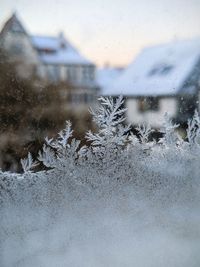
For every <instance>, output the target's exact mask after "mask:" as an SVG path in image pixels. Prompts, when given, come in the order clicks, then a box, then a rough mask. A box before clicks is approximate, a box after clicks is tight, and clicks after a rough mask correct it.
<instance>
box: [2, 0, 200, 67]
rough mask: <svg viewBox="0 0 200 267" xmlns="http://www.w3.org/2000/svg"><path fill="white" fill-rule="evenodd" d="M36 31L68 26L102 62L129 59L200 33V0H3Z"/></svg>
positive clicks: (113, 63) (50, 31) (120, 63)
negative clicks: (148, 49) (151, 47)
mask: <svg viewBox="0 0 200 267" xmlns="http://www.w3.org/2000/svg"><path fill="white" fill-rule="evenodd" d="M13 11H16V12H17V15H18V17H19V18H20V19H21V21H22V23H23V24H24V26H25V28H26V29H27V30H28V32H29V33H31V34H45V35H57V34H58V33H59V32H61V31H63V33H64V34H65V36H66V37H67V39H68V40H69V41H71V42H72V43H73V44H74V45H75V46H76V47H77V48H79V49H80V51H81V52H82V54H83V55H85V56H86V57H88V59H90V60H92V61H93V62H94V63H96V64H97V65H99V66H103V65H104V64H110V65H111V66H124V65H127V64H129V63H130V62H131V61H132V60H133V59H134V57H135V56H136V55H137V54H138V53H139V51H140V50H141V49H142V48H144V47H145V46H149V45H154V44H159V43H164V42H169V41H172V40H175V39H188V38H193V37H198V36H199V37H200V15H199V14H200V0H139V1H138V0H73V1H72V0H48V1H47V0H34V1H32V0H31V1H28V0H0V26H2V25H3V23H4V22H5V20H6V19H7V18H8V17H9V16H10V15H11V13H12V12H13Z"/></svg>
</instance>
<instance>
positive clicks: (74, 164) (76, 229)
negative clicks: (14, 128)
mask: <svg viewBox="0 0 200 267" xmlns="http://www.w3.org/2000/svg"><path fill="white" fill-rule="evenodd" d="M125 112H126V109H125V108H123V99H122V97H120V98H117V99H116V100H114V99H113V98H100V106H99V108H98V109H97V110H91V113H92V116H93V119H94V121H95V123H96V124H97V131H95V132H93V131H88V132H87V133H86V138H87V140H88V145H82V144H81V143H80V141H78V140H76V139H75V138H74V137H73V130H72V125H71V123H70V122H69V121H67V122H66V125H65V128H64V129H63V130H62V131H60V132H59V133H58V135H57V137H55V138H48V137H47V138H45V140H44V145H43V148H42V149H41V150H40V151H39V153H38V156H37V159H33V157H32V155H31V153H28V155H27V157H26V158H24V159H22V160H21V164H22V167H23V174H14V173H9V172H0V214H1V221H0V226H1V227H0V236H1V240H0V242H1V247H3V249H2V250H1V260H3V264H4V265H3V266H17V264H18V265H19V266H37V264H40V263H41V262H42V264H43V266H45V267H46V266H51V265H49V264H50V261H52V260H53V262H55V263H56V264H58V263H59V264H60V263H63V264H64V265H63V266H65V263H66V262H68V260H69V259H70V260H71V262H70V265H69V266H74V264H76V263H77V264H79V263H80V261H81V264H82V259H84V261H86V263H87V260H86V259H88V257H92V263H94V264H95V266H100V265H99V264H98V263H99V251H101V253H102V254H103V255H104V257H105V263H107V262H111V266H114V265H113V264H114V263H115V262H116V257H117V259H119V260H120V259H122V260H123V262H124V261H126V260H128V263H130V265H128V266H131V264H132V262H133V261H134V259H135V258H136V257H137V255H138V251H140V252H141V251H142V252H143V253H144V254H145V258H144V257H138V258H137V262H138V263H141V266H145V265H143V264H144V263H145V262H146V257H147V259H148V262H149V261H150V262H152V264H154V263H156V266H160V265H159V264H160V263H161V261H162V260H163V259H164V260H168V257H170V256H171V255H173V261H172V263H175V264H176V263H177V264H178V263H179V262H180V257H179V253H178V252H180V251H181V252H187V253H188V249H189V253H190V255H191V256H192V258H188V254H187V253H184V255H183V256H182V257H183V261H182V262H183V265H182V266H186V265H185V262H188V260H189V262H190V263H191V264H193V262H195V261H196V260H197V261H199V259H200V258H199V253H198V251H197V250H196V243H195V242H198V241H199V236H198V235H199V205H198V203H199V193H200V191H199V190H200V183H199V160H200V158H199V155H200V153H199V152H200V117H199V114H198V113H197V112H196V113H195V115H194V117H193V118H192V119H191V120H189V121H188V129H187V138H186V139H182V138H181V136H180V135H179V134H178V132H177V127H178V125H177V124H174V123H173V122H172V121H171V119H170V118H169V116H168V115H167V114H166V115H165V122H164V124H163V127H162V133H163V137H162V138H161V139H160V140H159V141H156V140H149V137H150V134H151V133H152V131H153V130H152V129H151V127H149V126H148V125H140V126H139V127H138V128H137V132H138V134H137V136H136V135H134V134H133V133H131V131H130V126H127V125H126V124H125V123H124V121H125ZM105 232H106V236H105ZM186 233H187V234H186ZM194 233H195V236H194ZM147 236H148V237H149V239H146V237H147ZM148 240H149V241H148ZM163 240H164V243H163ZM183 240H184V242H183ZM194 241H195V242H194ZM165 242H166V243H165ZM193 242H194V243H193ZM147 243H148V247H147ZM161 245H162V247H163V248H164V254H163V253H161V251H160V246H161ZM13 246H15V252H16V253H14V252H13ZM138 246H139V247H138ZM149 246H150V247H152V246H153V251H154V249H158V252H156V253H158V254H159V258H155V259H152V257H150V256H148V252H149ZM169 246H173V247H174V248H173V252H172V250H171V249H170V248H169ZM83 247H84V248H85V249H83ZM125 248H126V251H127V256H125V255H124V252H123V249H125ZM108 249H109V254H107V251H108ZM91 250H92V254H91ZM150 250H151V249H150ZM8 253H9V255H10V254H11V255H12V257H10V256H8ZM77 253H78V255H79V256H77ZM116 253H117V254H116ZM177 253H178V254H177ZM52 255H53V256H52ZM127 257H128V258H127ZM160 257H161V261H160ZM193 259H195V261H193ZM61 266H62V265H61ZM78 266H79V265H78ZM85 266H86V265H85Z"/></svg>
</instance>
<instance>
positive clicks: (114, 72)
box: [96, 67, 124, 94]
mask: <svg viewBox="0 0 200 267" xmlns="http://www.w3.org/2000/svg"><path fill="white" fill-rule="evenodd" d="M123 70H124V68H114V67H103V68H99V69H97V73H96V77H97V83H98V85H99V86H100V87H101V89H102V94H106V91H105V92H104V90H106V89H107V88H109V87H110V85H111V84H112V83H113V81H115V80H116V79H117V78H118V77H119V76H120V75H121V74H122V73H123Z"/></svg>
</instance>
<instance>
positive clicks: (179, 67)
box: [104, 39, 200, 96]
mask: <svg viewBox="0 0 200 267" xmlns="http://www.w3.org/2000/svg"><path fill="white" fill-rule="evenodd" d="M199 59H200V39H194V40H186V41H176V42H175V41H174V42H172V43H169V44H163V45H157V46H152V47H149V48H145V49H144V50H143V51H142V52H141V53H140V54H139V55H138V56H137V57H136V59H135V60H134V61H133V62H132V63H131V64H130V65H129V66H128V67H127V69H126V70H125V71H124V72H123V73H122V75H121V76H120V77H119V78H118V79H116V80H115V81H114V82H113V83H112V84H109V85H108V86H107V87H106V88H105V90H104V94H106V95H119V94H122V95H127V96H156V95H174V94H177V93H178V92H180V90H181V89H182V87H183V85H184V82H185V81H186V79H187V78H188V76H189V75H190V73H191V71H192V70H193V69H194V68H195V65H196V64H197V61H198V60H199ZM190 89H191V88H190ZM184 90H185V88H184ZM190 91H191V90H190Z"/></svg>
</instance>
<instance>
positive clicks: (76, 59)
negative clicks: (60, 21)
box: [31, 34, 93, 65]
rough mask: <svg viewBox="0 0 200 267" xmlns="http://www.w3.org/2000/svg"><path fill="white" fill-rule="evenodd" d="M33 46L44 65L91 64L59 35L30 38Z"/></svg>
mask: <svg viewBox="0 0 200 267" xmlns="http://www.w3.org/2000/svg"><path fill="white" fill-rule="evenodd" d="M31 40H32V44H33V46H34V47H35V48H36V49H37V50H38V51H39V57H40V59H41V61H42V62H43V63H45V64H81V65H91V64H93V63H92V62H90V61H89V60H88V59H86V58H85V57H84V56H82V55H81V54H80V53H79V52H78V50H77V49H76V48H75V47H73V46H72V45H71V44H70V43H69V42H68V41H67V40H66V39H65V38H64V36H63V35H62V34H61V35H59V36H57V37H49V36H31Z"/></svg>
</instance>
